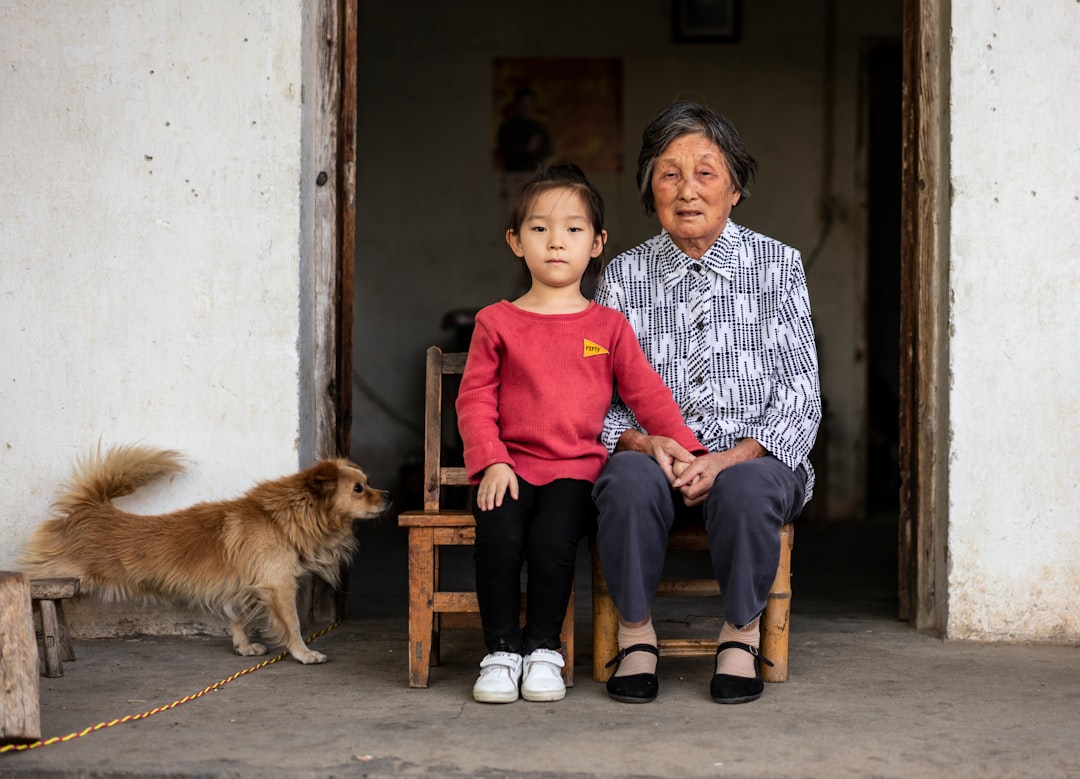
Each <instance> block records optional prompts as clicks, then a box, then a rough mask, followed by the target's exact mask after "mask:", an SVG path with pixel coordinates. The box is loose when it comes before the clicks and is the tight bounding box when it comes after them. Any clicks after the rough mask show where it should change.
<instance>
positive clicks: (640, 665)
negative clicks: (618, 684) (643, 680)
mask: <svg viewBox="0 0 1080 779" xmlns="http://www.w3.org/2000/svg"><path fill="white" fill-rule="evenodd" d="M634 644H649V645H650V646H656V629H655V628H653V623H652V620H651V619H650V620H649V621H648V622H646V623H645V624H644V625H642V626H641V627H639V628H631V627H627V626H626V625H623V624H621V623H620V624H619V649H626V648H627V647H630V646H633V645H634ZM654 673H656V655H654V654H652V653H651V652H633V653H631V654H629V655H627V656H626V657H625V658H624V659H623V661H622V662H621V663H619V670H618V671H617V672H616V674H615V675H616V676H629V675H630V674H654Z"/></svg>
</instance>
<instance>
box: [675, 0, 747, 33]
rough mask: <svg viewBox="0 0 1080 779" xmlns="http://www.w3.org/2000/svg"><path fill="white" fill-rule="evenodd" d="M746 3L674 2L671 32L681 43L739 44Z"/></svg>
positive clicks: (735, 0)
mask: <svg viewBox="0 0 1080 779" xmlns="http://www.w3.org/2000/svg"><path fill="white" fill-rule="evenodd" d="M741 6H742V0H672V2H671V30H672V37H673V38H674V40H675V41H676V42H677V43H695V42H697V43H732V42H735V41H737V40H739V22H740V16H741V13H740V12H741V11H742V8H741Z"/></svg>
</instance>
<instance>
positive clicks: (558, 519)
mask: <svg viewBox="0 0 1080 779" xmlns="http://www.w3.org/2000/svg"><path fill="white" fill-rule="evenodd" d="M518 487H519V490H518V499H517V500H513V499H512V498H511V497H510V495H509V494H507V495H506V497H505V498H503V504H502V506H499V507H497V508H495V509H492V510H491V511H480V510H479V508H478V507H477V505H476V498H475V494H474V497H473V514H474V515H475V516H476V554H475V560H476V597H477V599H478V600H479V602H480V620H481V622H482V623H483V627H484V642H485V643H486V645H487V648H488V651H489V652H494V651H496V649H498V647H499V644H500V643H504V644H505V645H506V649H508V650H509V651H511V652H519V653H521V654H528V653H529V652H532V651H533V650H534V649H540V648H542V649H556V650H557V649H559V647H560V646H561V640H560V635H559V634H560V629H561V627H562V621H563V616H564V615H565V614H566V605H567V602H568V601H569V599H570V590H571V588H572V587H573V583H574V566H575V563H576V561H577V548H578V543H579V542H580V541H581V539H582V538H583V537H584V536H585V535H586V533H588V532H589V529H590V527H591V526H592V523H593V522H594V521H595V518H596V509H595V507H594V505H593V501H592V497H591V492H592V484H590V483H589V482H586V481H580V480H576V479H559V480H558V481H554V482H552V483H550V484H545V485H543V486H541V487H534V486H533V485H531V484H529V483H528V482H526V481H525V480H524V479H522V478H521V477H520V476H519V477H518ZM522 566H525V567H526V571H527V577H526V580H527V587H526V596H525V604H526V605H525V627H524V629H522V627H521V621H520V604H521V571H522Z"/></svg>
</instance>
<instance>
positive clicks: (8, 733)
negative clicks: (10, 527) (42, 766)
mask: <svg viewBox="0 0 1080 779" xmlns="http://www.w3.org/2000/svg"><path fill="white" fill-rule="evenodd" d="M37 654H38V651H37V647H35V646H34V619H33V616H32V614H31V606H30V582H29V581H28V580H27V578H26V575H25V574H22V573H16V572H14V571H0V744H23V743H27V742H31V741H37V740H38V739H39V738H41V716H40V711H41V709H40V699H39V697H38V696H39V686H40V682H39V680H38V668H37V664H38V659H37ZM4 759H6V758H3V757H0V760H4Z"/></svg>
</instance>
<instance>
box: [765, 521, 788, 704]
mask: <svg viewBox="0 0 1080 779" xmlns="http://www.w3.org/2000/svg"><path fill="white" fill-rule="evenodd" d="M794 539H795V531H794V528H793V527H792V526H791V525H786V526H785V527H784V528H783V530H781V532H780V564H779V565H778V566H777V567H776V579H775V580H774V581H773V586H772V589H771V590H769V600H768V602H767V603H766V605H765V613H764V614H763V615H762V616H761V654H763V655H764V656H765V657H767V658H768V659H769V660H770V662H772V666H771V667H770V666H767V665H765V664H764V663H762V664H761V678H762V679H764V680H765V681H767V682H786V681H787V678H788V637H789V635H790V631H789V627H790V619H791V549H792V546H793V545H794Z"/></svg>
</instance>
